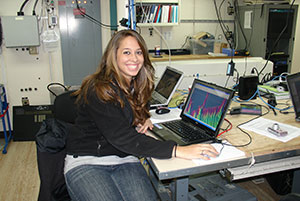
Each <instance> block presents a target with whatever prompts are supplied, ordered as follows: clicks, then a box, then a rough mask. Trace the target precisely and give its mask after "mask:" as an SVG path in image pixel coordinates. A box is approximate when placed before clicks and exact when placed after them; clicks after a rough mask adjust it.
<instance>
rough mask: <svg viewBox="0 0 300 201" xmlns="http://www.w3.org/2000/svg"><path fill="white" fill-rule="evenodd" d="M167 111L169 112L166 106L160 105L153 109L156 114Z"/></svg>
mask: <svg viewBox="0 0 300 201" xmlns="http://www.w3.org/2000/svg"><path fill="white" fill-rule="evenodd" d="M169 112H170V109H169V108H166V107H160V108H157V109H156V110H155V113H156V114H166V113H169Z"/></svg>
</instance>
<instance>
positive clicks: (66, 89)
mask: <svg viewBox="0 0 300 201" xmlns="http://www.w3.org/2000/svg"><path fill="white" fill-rule="evenodd" d="M52 85H59V86H61V87H63V88H64V89H65V91H69V89H68V88H67V87H66V86H65V85H63V84H61V83H58V82H53V83H50V84H48V85H47V89H48V91H49V92H50V93H51V94H53V95H54V96H55V97H56V96H57V94H56V93H54V92H53V91H52V90H51V89H50V86H52Z"/></svg>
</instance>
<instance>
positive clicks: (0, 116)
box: [0, 104, 8, 118]
mask: <svg viewBox="0 0 300 201" xmlns="http://www.w3.org/2000/svg"><path fill="white" fill-rule="evenodd" d="M7 111H8V104H7V107H6V109H5V110H4V112H3V114H0V118H2V117H4V116H5V114H6V112H7Z"/></svg>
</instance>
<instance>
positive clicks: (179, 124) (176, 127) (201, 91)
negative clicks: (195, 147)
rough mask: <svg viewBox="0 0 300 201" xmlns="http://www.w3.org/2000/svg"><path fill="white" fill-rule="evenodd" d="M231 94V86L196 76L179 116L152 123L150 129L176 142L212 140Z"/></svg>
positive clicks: (188, 142)
mask: <svg viewBox="0 0 300 201" xmlns="http://www.w3.org/2000/svg"><path fill="white" fill-rule="evenodd" d="M233 95H234V91H233V90H231V89H227V88H224V87H221V86H218V85H215V84H212V83H208V82H205V81H202V80H199V79H195V80H194V82H193V85H192V88H191V90H190V93H189V95H188V97H187V100H186V102H185V105H184V107H183V109H182V112H181V114H180V118H181V119H179V120H174V121H168V122H164V123H158V124H154V127H153V129H152V132H153V133H154V134H155V135H156V136H158V137H159V138H161V139H162V140H173V141H175V142H177V144H178V145H188V144H194V143H204V142H205V143H209V142H213V141H214V140H215V139H216V137H217V135H218V133H219V130H220V127H221V125H222V122H223V120H224V117H225V114H226V112H227V110H228V107H229V105H230V103H231V100H232V97H233ZM186 129H187V131H186ZM186 135H191V136H189V137H188V136H186Z"/></svg>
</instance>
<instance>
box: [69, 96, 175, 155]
mask: <svg viewBox="0 0 300 201" xmlns="http://www.w3.org/2000/svg"><path fill="white" fill-rule="evenodd" d="M121 97H122V99H123V100H124V101H125V106H124V107H123V108H121V106H120V105H119V104H118V103H104V102H102V101H101V100H100V99H98V97H97V95H96V94H95V93H94V92H92V91H91V90H90V91H89V94H88V104H80V105H79V106H78V115H77V118H76V121H75V126H73V127H72V128H71V129H70V130H69V133H68V136H67V143H66V148H67V154H71V155H74V156H75V157H76V156H84V155H92V156H108V155H117V156H120V157H125V156H128V155H134V156H137V157H155V158H171V157H172V150H173V147H174V145H175V142H173V141H159V140H156V139H154V138H152V137H149V136H147V135H145V134H141V133H138V132H137V131H136V130H135V127H133V126H132V121H133V112H132V109H131V107H130V104H129V102H128V100H127V99H126V98H125V95H124V94H123V93H121Z"/></svg>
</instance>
